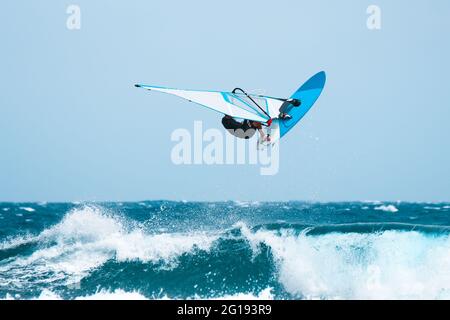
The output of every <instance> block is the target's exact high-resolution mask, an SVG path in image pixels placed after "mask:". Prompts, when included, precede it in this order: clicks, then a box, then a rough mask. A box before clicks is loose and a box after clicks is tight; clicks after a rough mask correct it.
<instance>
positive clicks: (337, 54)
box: [0, 0, 450, 202]
mask: <svg viewBox="0 0 450 320" xmlns="http://www.w3.org/2000/svg"><path fill="white" fill-rule="evenodd" d="M70 5H77V6H78V7H79V8H80V10H81V11H80V14H81V15H80V29H75V30H70V29H68V28H67V19H68V18H69V17H70V14H68V13H67V8H68V7H69V6H70ZM370 5H377V6H378V7H379V8H380V10H381V11H380V12H381V20H380V21H381V29H379V30H370V29H369V28H368V27H367V19H368V18H369V14H367V12H366V10H367V8H368V7H369V6H370ZM449 12H450V2H449V1H448V0H433V1H425V0H415V1H406V0H397V1H387V0H372V1H364V0H343V1H334V0H319V1H317V0H316V1H284V0H279V1H245V2H244V1H235V0H227V1H143V0H142V1H141V0H132V1H123V0H121V1H106V0H96V1H87V0H71V1H62V0H59V1H54V0H52V1H50V0H42V1H24V0H18V1H6V2H4V3H2V10H1V11H0V33H1V43H2V44H1V48H2V50H0V85H1V88H2V92H1V94H0V201H17V202H19V201H137V200H155V199H168V200H201V201H216V200H243V201H244V200H260V201H261V200H262V201H288V200H305V201H356V200H386V201H397V200H401V201H420V202H437V201H450V165H449V163H450V141H449V137H450V126H449V119H450V90H449V87H448V83H449V82H448V74H449V71H450V62H449V59H448V57H449V56H450V43H449V41H448V35H449V31H450V20H449V19H448V15H449ZM321 70H324V71H325V72H326V73H327V84H326V87H325V89H324V91H323V94H322V96H321V97H320V99H319V100H318V102H317V104H316V105H315V106H314V107H313V109H312V110H311V111H310V112H309V113H308V114H307V116H306V117H305V118H304V119H303V120H302V122H301V123H300V124H298V125H297V126H296V127H295V128H294V129H293V130H292V131H291V132H289V134H288V135H287V136H286V137H285V138H283V139H282V141H281V142H280V164H279V172H278V174H276V175H273V176H262V175H261V174H260V170H259V167H258V166H255V165H209V166H208V165H190V166H189V165H175V164H174V163H173V162H172V160H171V150H172V149H173V147H174V145H175V142H174V141H171V134H172V132H173V131H174V130H176V129H178V128H186V129H188V130H190V131H192V130H193V126H194V121H203V127H204V128H205V129H207V128H217V129H221V125H220V118H221V116H220V114H218V113H215V112H213V111H211V110H207V109H204V108H201V107H198V106H195V105H193V104H190V103H188V102H186V101H183V100H181V99H178V98H175V97H171V96H169V95H164V94H158V93H150V92H145V91H143V90H140V89H136V88H134V87H133V85H134V84H135V83H144V84H150V85H160V86H169V87H178V88H189V89H205V90H231V89H233V88H234V87H243V88H246V89H247V90H259V91H261V90H262V91H263V92H264V93H266V94H268V95H271V96H280V97H288V96H290V94H291V93H292V92H294V91H295V90H296V89H297V88H298V87H299V86H300V85H301V84H302V83H303V82H305V81H306V80H307V79H308V78H309V77H311V76H312V75H314V74H315V73H316V72H319V71H321ZM221 130H222V129H221Z"/></svg>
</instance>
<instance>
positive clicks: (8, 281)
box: [0, 201, 450, 299]
mask: <svg viewBox="0 0 450 320" xmlns="http://www.w3.org/2000/svg"><path fill="white" fill-rule="evenodd" d="M449 214H450V204H448V203H432V204H425V203H402V202H395V203H381V202H357V203H356V202H351V203H307V202H280V203H264V202H214V203H197V202H168V201H148V202H133V203H131V202H130V203H94V204H91V203H90V204H77V203H0V298H8V299H34V298H43V299H49V298H56V299H80V298H87V299H92V298H117V299H126V298H132V299H141V298H142V299H144V298H145V299H183V298H188V299H213V298H261V299H384V298H386V299H399V298H401V299H414V298H418V299H448V298H450V238H449V235H450V218H449Z"/></svg>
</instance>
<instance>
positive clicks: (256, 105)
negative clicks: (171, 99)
mask: <svg viewBox="0 0 450 320" xmlns="http://www.w3.org/2000/svg"><path fill="white" fill-rule="evenodd" d="M136 87H138V88H143V89H147V90H151V91H159V92H164V93H168V94H172V95H175V96H178V97H181V98H183V99H186V100H188V101H190V102H194V103H197V104H199V105H202V106H204V107H206V108H209V109H212V110H215V111H217V112H220V113H223V114H226V115H229V116H231V117H233V118H238V119H247V120H253V121H258V122H263V123H264V122H268V121H270V120H271V119H272V118H276V117H277V116H278V114H279V109H280V107H281V105H282V104H283V102H284V101H285V100H284V99H278V98H272V97H266V96H262V95H252V94H247V93H245V92H244V91H242V92H224V91H199V90H181V89H174V88H165V87H156V86H148V85H140V84H137V85H136Z"/></svg>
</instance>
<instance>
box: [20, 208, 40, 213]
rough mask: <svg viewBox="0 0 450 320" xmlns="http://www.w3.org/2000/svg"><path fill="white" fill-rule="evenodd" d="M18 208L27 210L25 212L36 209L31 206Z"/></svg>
mask: <svg viewBox="0 0 450 320" xmlns="http://www.w3.org/2000/svg"><path fill="white" fill-rule="evenodd" d="M19 209H20V210H24V211H27V212H35V211H36V210H34V209H33V208H30V207H20V208H19Z"/></svg>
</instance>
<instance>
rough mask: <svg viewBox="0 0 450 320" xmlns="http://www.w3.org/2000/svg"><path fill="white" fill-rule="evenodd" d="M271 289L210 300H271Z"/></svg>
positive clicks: (272, 297) (272, 296)
mask: <svg viewBox="0 0 450 320" xmlns="http://www.w3.org/2000/svg"><path fill="white" fill-rule="evenodd" d="M272 290H273V289H272V288H266V289H264V290H262V291H261V292H260V293H256V294H255V293H236V294H231V295H224V296H221V297H218V298H214V299H212V300H273V299H274V295H273V293H272Z"/></svg>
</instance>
